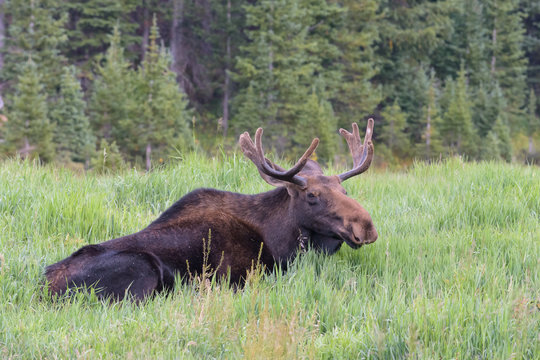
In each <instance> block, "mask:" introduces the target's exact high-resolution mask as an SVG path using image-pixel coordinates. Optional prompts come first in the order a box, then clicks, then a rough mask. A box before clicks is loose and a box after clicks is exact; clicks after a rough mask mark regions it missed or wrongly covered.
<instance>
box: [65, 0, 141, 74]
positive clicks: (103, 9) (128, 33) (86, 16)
mask: <svg viewBox="0 0 540 360" xmlns="http://www.w3.org/2000/svg"><path fill="white" fill-rule="evenodd" d="M137 5H138V3H137V2H136V1H134V0H122V1H110V0H70V1H66V2H65V9H66V10H67V14H68V18H67V26H66V35H67V37H68V41H69V47H68V48H67V49H66V50H67V55H68V57H69V59H70V60H71V61H72V62H77V64H79V66H81V65H82V66H83V67H85V66H84V64H85V63H87V62H88V61H89V60H91V59H94V58H96V57H98V56H100V55H101V54H102V53H104V52H105V51H106V50H107V48H108V46H109V43H110V39H109V37H110V34H111V33H112V32H113V31H114V28H115V27H117V28H118V31H120V32H121V33H122V34H123V37H122V40H123V42H122V47H123V48H128V49H129V48H133V45H134V44H136V43H137V42H138V41H139V38H138V37H137V36H135V31H136V30H137V28H138V27H139V25H138V24H137V23H136V22H134V21H132V20H131V19H130V15H131V14H132V13H133V12H134V11H135V9H136V7H137ZM131 55H133V54H131ZM88 70H89V69H88Z"/></svg>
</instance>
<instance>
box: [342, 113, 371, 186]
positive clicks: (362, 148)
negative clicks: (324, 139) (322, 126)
mask: <svg viewBox="0 0 540 360" xmlns="http://www.w3.org/2000/svg"><path fill="white" fill-rule="evenodd" d="M352 128H353V132H352V134H351V133H350V132H348V131H347V130H345V129H339V133H340V134H341V135H342V136H343V137H344V138H345V140H347V144H348V145H349V150H350V151H351V155H352V157H353V169H352V170H349V171H347V172H344V173H342V174H339V175H338V176H339V179H340V180H341V181H342V182H343V181H345V180H347V179H348V178H351V177H353V176H356V175H359V174H361V173H363V172H364V171H366V170H367V169H368V168H369V165H371V160H373V143H372V142H371V135H372V134H373V119H371V118H370V119H369V120H368V123H367V127H366V135H365V137H364V143H363V144H362V141H361V140H360V131H358V125H357V124H356V123H353V124H352Z"/></svg>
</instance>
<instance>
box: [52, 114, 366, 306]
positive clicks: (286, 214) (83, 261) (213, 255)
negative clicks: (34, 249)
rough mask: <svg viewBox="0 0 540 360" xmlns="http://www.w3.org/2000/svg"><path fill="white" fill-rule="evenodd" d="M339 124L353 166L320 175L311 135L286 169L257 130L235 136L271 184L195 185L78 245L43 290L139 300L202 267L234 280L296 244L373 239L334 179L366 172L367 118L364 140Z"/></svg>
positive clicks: (288, 253)
mask: <svg viewBox="0 0 540 360" xmlns="http://www.w3.org/2000/svg"><path fill="white" fill-rule="evenodd" d="M352 126H353V132H352V133H350V132H348V131H346V130H343V129H341V130H340V133H341V134H342V135H343V136H344V137H345V139H346V141H347V143H348V145H349V149H350V151H351V155H352V157H353V169H352V170H349V171H347V172H345V173H342V174H340V175H335V176H325V175H324V174H323V172H322V169H321V167H320V166H319V164H317V162H315V161H313V160H309V157H310V156H311V154H312V153H313V152H314V151H315V148H316V147H317V145H318V142H319V140H318V139H314V140H313V142H312V143H311V146H310V147H309V149H308V150H307V151H306V152H305V153H304V155H303V156H302V157H301V158H300V160H298V162H297V163H296V164H295V165H294V166H293V167H292V168H291V169H289V170H285V169H283V168H281V167H279V166H278V165H276V164H274V163H272V162H271V161H270V160H268V159H267V158H265V156H264V151H263V148H262V143H261V137H262V129H260V128H259V129H258V130H257V132H256V134H255V142H253V141H252V139H251V138H250V136H249V134H248V133H244V134H242V135H241V136H240V146H241V148H242V151H243V152H244V154H245V155H246V156H247V157H248V158H249V159H250V160H251V161H252V162H253V163H254V164H255V166H256V167H257V169H258V170H259V173H260V175H261V177H262V178H263V179H264V180H265V181H266V182H268V183H269V184H271V185H273V186H276V189H274V190H272V191H269V192H265V193H261V194H256V195H244V194H237V193H231V192H226V191H220V190H215V189H198V190H195V191H193V192H191V193H189V194H187V195H185V196H184V197H182V198H181V199H180V200H178V201H177V202H176V203H175V204H173V205H172V206H171V207H170V208H169V209H167V210H166V211H165V212H164V213H163V214H161V216H160V217H159V218H158V219H156V220H155V221H154V222H153V223H151V224H150V225H149V226H148V227H146V228H145V229H143V230H141V231H140V232H137V233H135V234H131V235H127V236H124V237H121V238H117V239H113V240H109V241H106V242H103V243H101V244H97V245H88V246H85V247H83V248H81V249H79V250H78V251H76V252H75V253H73V254H72V255H71V256H69V257H68V258H66V259H64V260H62V261H60V262H58V263H56V264H53V265H50V266H48V267H47V269H46V271H45V276H46V279H47V281H48V284H49V292H50V293H51V294H53V295H54V294H63V293H64V292H66V290H67V288H68V287H71V286H75V287H78V286H92V285H95V286H96V289H97V290H96V292H97V294H98V295H99V296H101V297H113V298H117V299H121V298H123V297H124V296H125V294H126V293H129V294H130V295H131V296H132V297H134V298H135V299H138V300H140V299H143V298H144V297H146V296H148V295H151V294H153V293H155V292H159V291H162V290H169V289H171V288H172V287H173V286H174V278H175V275H176V274H180V275H181V276H186V275H187V274H188V273H200V272H201V271H203V266H204V265H207V266H209V267H210V268H213V269H216V271H217V274H218V275H224V276H226V275H228V276H230V280H231V282H232V283H241V282H242V281H243V279H244V277H245V275H246V271H247V270H249V269H250V268H251V266H252V264H253V263H254V262H256V261H260V262H261V263H262V264H264V265H265V266H266V267H267V268H272V267H273V266H274V265H275V264H281V265H282V266H283V267H285V266H286V264H287V261H289V260H291V259H293V258H294V257H295V256H296V254H297V253H298V251H299V250H301V249H303V248H305V247H307V246H311V247H312V248H314V249H318V250H321V251H325V252H327V253H329V254H332V253H334V252H336V251H337V250H338V249H339V248H340V246H341V245H342V243H343V242H345V243H347V244H348V245H349V246H351V247H352V248H358V247H360V246H362V245H364V244H369V243H372V242H374V241H375V240H376V239H377V231H376V230H375V227H374V225H373V222H372V220H371V217H370V215H369V214H368V212H367V211H366V210H365V209H364V208H363V207H362V206H361V205H360V204H359V203H358V202H356V201H355V200H353V199H352V198H350V197H348V196H347V194H346V192H345V189H344V188H343V187H342V186H341V183H342V182H343V181H345V180H347V179H348V178H350V177H352V176H355V175H358V174H361V173H362V172H364V171H366V170H367V169H368V168H369V165H370V164H371V160H372V158H373V144H372V142H371V134H372V132H373V120H372V119H369V120H368V125H367V129H366V134H365V138H364V142H363V143H362V141H361V139H360V134H359V130H358V126H357V125H356V124H353V125H352Z"/></svg>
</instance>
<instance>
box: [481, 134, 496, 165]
mask: <svg viewBox="0 0 540 360" xmlns="http://www.w3.org/2000/svg"><path fill="white" fill-rule="evenodd" d="M500 147H501V142H500V141H499V138H498V137H497V134H496V133H495V131H493V130H490V131H489V132H488V133H487V135H486V136H485V137H484V138H482V141H481V144H480V150H479V153H480V158H481V159H483V160H488V161H489V160H491V161H494V160H500V159H501V153H500Z"/></svg>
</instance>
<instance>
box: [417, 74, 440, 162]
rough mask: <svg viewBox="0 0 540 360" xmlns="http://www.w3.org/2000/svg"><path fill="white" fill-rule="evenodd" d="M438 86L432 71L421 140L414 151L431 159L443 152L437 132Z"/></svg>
mask: <svg viewBox="0 0 540 360" xmlns="http://www.w3.org/2000/svg"><path fill="white" fill-rule="evenodd" d="M438 92H439V91H438V88H437V84H436V79H435V75H434V72H432V74H431V78H430V85H429V89H428V94H427V98H428V103H427V105H426V106H425V107H424V108H423V111H422V113H423V119H424V128H425V130H424V133H423V134H422V142H420V143H418V144H417V145H416V153H417V156H419V157H420V158H421V159H426V160H429V159H433V158H436V157H439V156H440V155H441V154H442V153H443V147H442V139H441V136H440V134H439V127H440V124H441V121H442V120H441V118H440V107H439V104H438V101H437V99H438V97H439V94H438Z"/></svg>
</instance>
